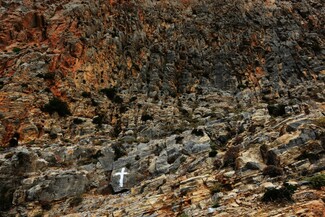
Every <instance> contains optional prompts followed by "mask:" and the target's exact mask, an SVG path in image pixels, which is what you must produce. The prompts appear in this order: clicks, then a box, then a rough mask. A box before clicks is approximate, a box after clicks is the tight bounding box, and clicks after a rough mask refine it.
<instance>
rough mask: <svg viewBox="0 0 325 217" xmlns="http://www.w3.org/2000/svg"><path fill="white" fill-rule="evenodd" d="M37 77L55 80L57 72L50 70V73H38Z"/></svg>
mask: <svg viewBox="0 0 325 217" xmlns="http://www.w3.org/2000/svg"><path fill="white" fill-rule="evenodd" d="M36 77H38V78H43V79H45V80H54V78H55V73H51V72H48V73H45V74H38V75H36Z"/></svg>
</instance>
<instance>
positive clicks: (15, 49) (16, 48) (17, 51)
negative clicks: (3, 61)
mask: <svg viewBox="0 0 325 217" xmlns="http://www.w3.org/2000/svg"><path fill="white" fill-rule="evenodd" d="M12 51H13V52H15V53H19V52H20V51H21V49H20V48H19V47H14V48H12Z"/></svg>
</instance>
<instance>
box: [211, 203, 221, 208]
mask: <svg viewBox="0 0 325 217" xmlns="http://www.w3.org/2000/svg"><path fill="white" fill-rule="evenodd" d="M218 207H220V204H219V203H218V202H216V203H214V204H213V205H212V208H218Z"/></svg>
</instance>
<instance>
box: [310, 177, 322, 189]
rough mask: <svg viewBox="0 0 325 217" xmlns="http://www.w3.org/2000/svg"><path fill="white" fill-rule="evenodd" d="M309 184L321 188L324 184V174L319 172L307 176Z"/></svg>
mask: <svg viewBox="0 0 325 217" xmlns="http://www.w3.org/2000/svg"><path fill="white" fill-rule="evenodd" d="M309 184H310V186H311V187H312V188H315V189H321V188H322V187H324V186H325V174H319V175H315V176H313V177H311V178H309Z"/></svg>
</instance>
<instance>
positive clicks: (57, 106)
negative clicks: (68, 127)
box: [41, 97, 71, 117]
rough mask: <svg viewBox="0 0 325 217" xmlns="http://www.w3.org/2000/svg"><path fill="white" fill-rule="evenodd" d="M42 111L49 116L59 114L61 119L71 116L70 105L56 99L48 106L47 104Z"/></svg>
mask: <svg viewBox="0 0 325 217" xmlns="http://www.w3.org/2000/svg"><path fill="white" fill-rule="evenodd" d="M41 110H42V111H43V112H47V113H49V114H53V113H55V112H57V113H58V114H59V115H60V116H61V117H65V116H68V115H71V112H70V110H69V106H68V104H67V103H66V102H63V101H62V100H60V99H59V98H56V97H54V98H53V99H51V100H50V102H49V103H48V104H45V105H44V107H43V108H42V109H41Z"/></svg>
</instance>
